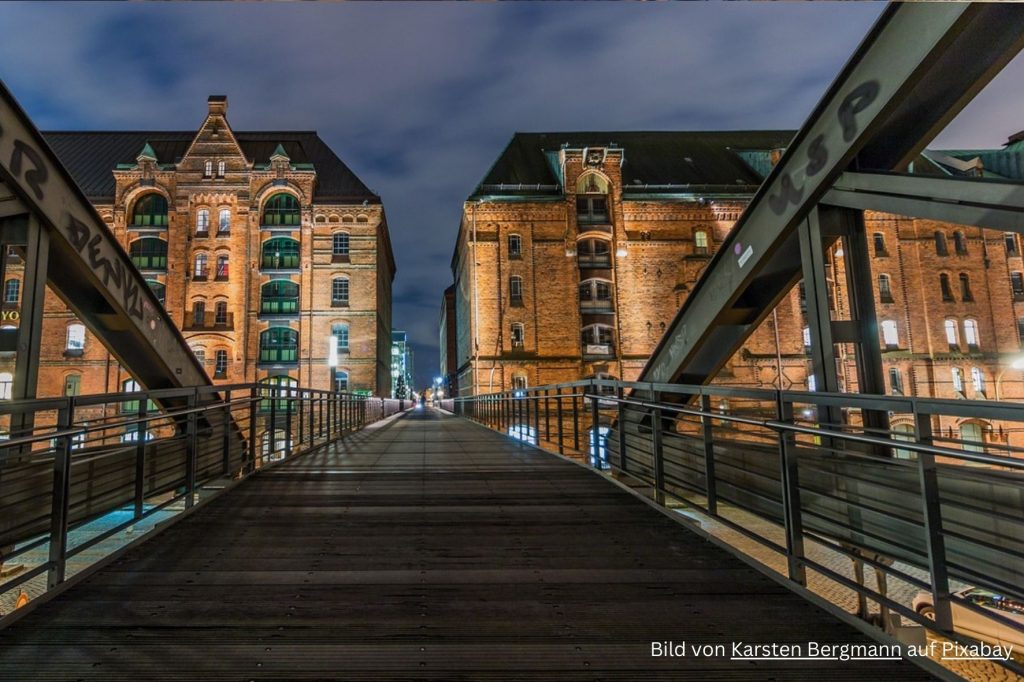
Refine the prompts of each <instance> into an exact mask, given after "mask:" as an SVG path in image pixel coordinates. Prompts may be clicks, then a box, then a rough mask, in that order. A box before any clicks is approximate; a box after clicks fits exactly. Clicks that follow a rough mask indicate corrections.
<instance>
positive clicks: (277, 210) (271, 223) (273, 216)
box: [260, 194, 300, 227]
mask: <svg viewBox="0 0 1024 682" xmlns="http://www.w3.org/2000/svg"><path fill="white" fill-rule="evenodd" d="M299 216H300V211H299V200H298V199H296V198H295V197H293V196H292V195H291V194H275V195H274V196H272V197H270V199H268V200H267V203H266V205H265V206H264V207H263V217H262V222H261V223H260V224H261V225H266V226H268V227H277V226H296V227H297V226H298V225H299Z"/></svg>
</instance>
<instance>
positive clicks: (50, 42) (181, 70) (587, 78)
mask: <svg viewBox="0 0 1024 682" xmlns="http://www.w3.org/2000/svg"><path fill="white" fill-rule="evenodd" d="M882 9H883V5H881V4H866V3H853V4H841V5H840V4H834V3H826V4H818V3H816V4H811V3H793V4H785V3H783V4H775V3H772V4H767V3H758V4H744V3H729V4H717V3H693V4H690V3H678V4H677V3H669V4H662V3H656V4H654V3H651V4H648V3H643V4H637V3H624V4H612V3H586V4H583V3H525V4H521V3H510V4H490V3H488V4H468V3H459V4H436V3H425V4H395V3H385V4H376V3H357V4H312V3H301V4H300V3H284V4H262V3H261V4H227V3H225V4H210V3H195V4H193V3H188V4H145V5H140V4H130V5H124V4H99V3H83V4H77V5H64V4H56V3H40V4H28V3H26V4H10V3H0V27H3V29H4V30H3V36H4V37H3V40H2V41H0V78H2V79H3V80H4V82H5V83H6V84H7V86H8V87H9V88H10V89H11V90H12V91H13V92H14V94H15V96H16V97H17V98H18V99H19V101H20V102H21V104H22V106H24V107H25V109H26V110H27V111H28V113H29V115H30V116H31V117H32V118H33V119H34V120H35V123H36V125H37V126H39V128H41V129H43V130H75V129H174V130H193V129H195V128H197V127H198V126H199V124H200V123H201V122H202V120H203V118H204V116H205V113H206V98H207V96H208V95H211V94H226V95H228V98H229V102H230V107H229V110H228V119H229V120H230V122H231V125H232V127H234V128H237V129H249V130H259V129H299V130H308V129H315V130H317V131H319V133H320V135H321V136H322V137H323V138H324V139H325V140H326V141H327V143H328V144H329V145H330V146H331V147H332V148H333V149H334V150H335V151H336V152H337V153H338V155H339V156H340V157H341V158H342V159H343V160H344V161H345V162H346V163H347V164H348V165H349V166H350V167H351V168H352V169H353V170H354V171H355V172H356V174H357V175H359V176H360V177H361V178H362V179H363V181H364V182H365V183H366V184H367V185H368V186H369V187H370V188H371V189H373V190H374V191H375V192H377V193H379V194H380V195H381V197H382V198H383V201H384V206H385V210H386V212H387V216H388V223H389V225H390V229H391V236H392V240H393V243H394V248H395V257H396V260H397V262H398V274H397V277H396V279H395V285H394V320H393V322H394V326H395V327H396V328H398V329H406V330H407V331H409V333H410V334H411V337H412V340H413V342H414V348H415V351H416V375H417V383H418V384H419V385H420V386H421V387H422V386H425V385H428V384H429V383H430V380H431V377H432V376H434V375H436V374H437V372H438V351H437V344H438V329H437V321H438V313H439V305H440V301H441V294H442V291H443V290H444V288H445V287H446V286H447V285H448V284H449V283H450V281H451V271H450V268H449V262H450V260H451V255H452V249H453V246H454V240H455V234H456V231H457V229H458V224H459V218H460V215H461V210H462V202H463V201H464V200H465V198H466V197H467V196H468V195H469V194H470V192H471V191H472V190H473V188H474V187H475V185H476V184H477V182H479V180H480V178H481V177H483V175H484V174H485V173H486V172H487V170H488V168H489V167H490V166H491V164H492V163H493V162H494V160H495V159H496V158H497V156H498V154H499V153H500V152H501V150H502V148H503V147H504V145H505V144H506V143H507V142H508V140H509V138H510V137H511V136H512V134H513V132H515V131H541V130H642V129H647V130H660V129H666V130H671V129H678V130H685V129H689V130H701V129H730V128H765V129H771V128H774V129H779V128H796V127H797V126H799V125H800V123H801V122H802V121H803V119H804V118H805V116H806V115H807V114H808V113H809V112H810V111H811V109H812V108H813V106H814V104H815V103H816V102H817V100H818V98H819V97H820V96H821V94H822V93H823V92H824V91H825V88H826V87H827V86H828V84H829V83H830V82H831V80H832V78H833V77H834V76H835V75H836V74H837V73H838V71H839V69H840V68H841V67H842V65H843V64H844V63H845V61H846V59H847V58H848V57H849V55H850V53H851V52H852V51H853V50H854V48H855V47H856V46H857V44H858V43H859V42H860V40H861V38H862V37H863V36H864V34H865V33H866V32H867V30H868V28H869V27H870V26H871V24H872V22H873V21H874V20H875V18H876V17H877V16H878V15H879V13H880V12H881V11H882ZM1022 79H1024V61H1022V60H1021V59H1019V58H1018V60H1017V61H1016V62H1015V63H1013V64H1011V66H1010V67H1009V68H1008V69H1006V70H1005V71H1004V72H1003V73H1002V74H1001V75H1000V76H999V78H998V79H997V80H996V81H995V82H993V84H992V85H990V87H989V88H988V90H987V91H986V92H984V93H982V95H981V96H980V97H979V98H978V99H976V100H975V102H974V103H973V104H972V105H971V107H970V108H969V109H968V110H967V111H966V112H965V113H964V114H963V115H962V116H961V117H960V118H959V119H958V120H957V121H954V123H953V124H952V125H951V126H950V128H949V129H947V131H946V132H944V133H943V135H942V136H940V138H939V139H938V140H937V141H936V146H938V147H984V146H989V147H993V146H999V145H1001V144H1002V143H1003V142H1005V140H1006V138H1007V137H1008V136H1009V135H1010V134H1011V133H1014V132H1016V131H1018V130H1020V129H1021V128H1024V116H1022V115H1021V114H1020V112H1022V111H1024V89H1022V88H1019V87H1011V84H1012V83H1014V82H1016V83H1018V84H1019V83H1021V82H1024V80H1022Z"/></svg>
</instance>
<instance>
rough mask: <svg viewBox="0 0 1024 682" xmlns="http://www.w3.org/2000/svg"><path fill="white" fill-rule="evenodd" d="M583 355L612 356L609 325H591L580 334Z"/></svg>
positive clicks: (612, 349) (612, 348) (612, 337)
mask: <svg viewBox="0 0 1024 682" xmlns="http://www.w3.org/2000/svg"><path fill="white" fill-rule="evenodd" d="M580 336H581V340H582V342H583V354H584V355H602V356H603V355H612V354H613V353H614V344H613V339H614V336H613V333H612V328H611V326H610V325H607V324H591V325H587V326H586V327H584V328H583V330H582V332H581V334H580Z"/></svg>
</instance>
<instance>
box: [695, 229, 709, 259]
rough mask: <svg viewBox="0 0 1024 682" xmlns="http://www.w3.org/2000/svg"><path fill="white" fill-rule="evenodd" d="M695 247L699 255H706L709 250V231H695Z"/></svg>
mask: <svg viewBox="0 0 1024 682" xmlns="http://www.w3.org/2000/svg"><path fill="white" fill-rule="evenodd" d="M693 248H694V251H695V252H696V253H697V255H700V256H704V255H707V252H708V233H707V232H705V231H704V230H697V231H696V232H694V233H693Z"/></svg>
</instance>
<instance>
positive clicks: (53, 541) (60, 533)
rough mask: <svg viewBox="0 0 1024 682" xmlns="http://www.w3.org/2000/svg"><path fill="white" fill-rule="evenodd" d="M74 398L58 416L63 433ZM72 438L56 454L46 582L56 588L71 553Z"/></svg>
mask: <svg viewBox="0 0 1024 682" xmlns="http://www.w3.org/2000/svg"><path fill="white" fill-rule="evenodd" d="M74 411H75V403H74V398H67V399H65V407H63V408H61V409H60V410H59V411H58V413H57V424H58V428H59V429H60V430H66V429H70V428H71V425H72V424H73V423H74V418H75V416H74ZM72 443H73V440H72V438H71V437H70V436H62V437H61V438H60V441H59V443H58V444H57V447H56V450H55V452H54V453H53V497H52V498H51V500H50V556H49V567H48V568H47V578H46V583H47V587H48V589H51V590H52V589H53V588H54V587H56V586H57V585H59V584H60V583H62V582H64V573H65V568H66V565H67V553H68V509H69V506H70V499H69V498H70V496H71V446H72Z"/></svg>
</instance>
